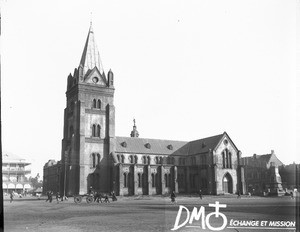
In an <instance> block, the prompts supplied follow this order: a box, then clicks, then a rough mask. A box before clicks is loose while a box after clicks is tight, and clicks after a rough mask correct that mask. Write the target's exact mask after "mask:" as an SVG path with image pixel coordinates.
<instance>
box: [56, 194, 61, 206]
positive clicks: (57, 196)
mask: <svg viewBox="0 0 300 232" xmlns="http://www.w3.org/2000/svg"><path fill="white" fill-rule="evenodd" d="M55 197H56V202H57V204H58V203H59V197H60V196H59V192H57V193H56V196H55Z"/></svg>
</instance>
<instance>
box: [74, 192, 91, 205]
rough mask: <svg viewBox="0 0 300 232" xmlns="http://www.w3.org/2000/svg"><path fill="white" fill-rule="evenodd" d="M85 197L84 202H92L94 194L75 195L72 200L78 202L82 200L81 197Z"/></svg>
mask: <svg viewBox="0 0 300 232" xmlns="http://www.w3.org/2000/svg"><path fill="white" fill-rule="evenodd" d="M83 198H85V200H86V203H88V204H89V203H92V202H93V201H94V196H93V195H91V194H84V195H76V196H74V202H75V203H76V204H79V203H81V202H82V199H83Z"/></svg>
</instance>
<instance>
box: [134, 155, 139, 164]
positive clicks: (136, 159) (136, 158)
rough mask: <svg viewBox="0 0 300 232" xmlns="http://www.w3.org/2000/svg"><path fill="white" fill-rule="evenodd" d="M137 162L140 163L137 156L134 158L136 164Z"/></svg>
mask: <svg viewBox="0 0 300 232" xmlns="http://www.w3.org/2000/svg"><path fill="white" fill-rule="evenodd" d="M137 162H138V157H137V156H136V155H135V156H134V163H135V164H137Z"/></svg>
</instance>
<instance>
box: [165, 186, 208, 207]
mask: <svg viewBox="0 0 300 232" xmlns="http://www.w3.org/2000/svg"><path fill="white" fill-rule="evenodd" d="M198 195H199V198H200V199H201V200H202V198H203V196H202V190H201V189H200V190H199V192H198ZM170 197H171V202H172V203H173V204H177V201H176V194H175V191H172V193H171V196H170Z"/></svg>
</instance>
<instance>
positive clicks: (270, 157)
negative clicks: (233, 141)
mask: <svg viewBox="0 0 300 232" xmlns="http://www.w3.org/2000/svg"><path fill="white" fill-rule="evenodd" d="M241 161H242V164H245V165H250V164H252V163H261V164H266V165H267V164H270V163H271V162H273V163H275V165H277V166H281V165H283V163H282V162H281V161H280V160H279V159H278V158H277V156H276V155H275V154H274V153H271V154H264V155H256V154H254V155H253V156H247V157H242V158H241Z"/></svg>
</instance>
